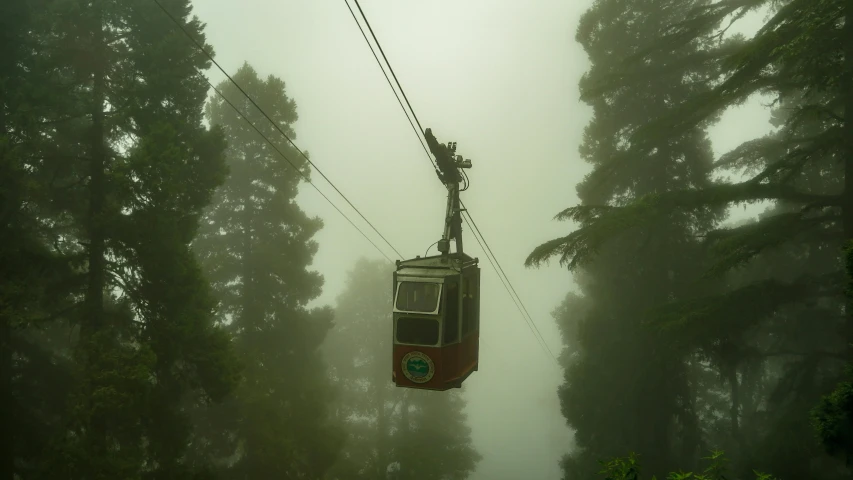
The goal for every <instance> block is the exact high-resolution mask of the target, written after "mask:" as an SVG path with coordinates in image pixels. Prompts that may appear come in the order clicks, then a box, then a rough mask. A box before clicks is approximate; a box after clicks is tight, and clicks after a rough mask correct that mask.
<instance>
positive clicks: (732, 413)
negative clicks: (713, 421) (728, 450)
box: [726, 365, 740, 442]
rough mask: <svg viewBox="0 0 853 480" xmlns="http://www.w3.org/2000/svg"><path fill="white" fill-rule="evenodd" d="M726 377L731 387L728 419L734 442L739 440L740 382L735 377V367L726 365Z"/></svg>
mask: <svg viewBox="0 0 853 480" xmlns="http://www.w3.org/2000/svg"><path fill="white" fill-rule="evenodd" d="M726 377H727V379H728V381H729V387H730V388H731V397H732V398H731V400H732V404H731V407H730V408H729V419H730V421H731V429H732V438H733V439H735V441H736V442H739V441H740V383H738V379H737V367H736V366H735V365H731V366H730V367H728V369H727V372H726Z"/></svg>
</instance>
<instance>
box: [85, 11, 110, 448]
mask: <svg viewBox="0 0 853 480" xmlns="http://www.w3.org/2000/svg"><path fill="white" fill-rule="evenodd" d="M92 9H93V11H92V14H93V15H92V19H93V24H92V28H93V29H92V40H93V42H92V44H93V45H92V46H93V51H92V58H93V60H92V61H93V66H92V67H93V68H92V103H91V111H90V116H91V119H92V129H91V132H90V134H91V137H90V141H91V145H90V148H91V159H90V163H89V191H88V195H89V211H88V218H87V228H88V232H87V233H88V237H89V246H88V252H87V253H88V258H87V259H88V263H89V271H88V276H87V284H86V296H85V299H84V307H85V308H84V312H85V318H84V319H83V322H82V325H81V340H82V342H83V345H84V347H83V348H84V351H85V352H86V359H85V362H86V369H87V370H88V375H89V376H90V377H91V376H94V375H95V372H93V371H92V370H93V369H95V370H96V369H97V368H98V367H97V366H96V365H97V363H98V358H97V356H94V357H93V354H95V353H96V352H99V351H100V348H97V347H95V348H93V345H92V342H93V340H94V338H93V337H94V335H95V334H97V333H98V332H100V331H101V330H102V329H103V328H104V324H105V315H104V290H105V289H106V258H105V255H106V230H105V223H104V220H105V219H104V205H105V203H106V202H105V200H106V171H105V170H106V167H107V145H106V142H107V138H106V137H107V135H106V127H105V125H104V104H105V101H106V65H105V64H106V45H105V40H104V22H103V12H102V10H101V6H100V4H99V3H98V2H97V1H96V2H95V3H94V6H93V7H92ZM93 388H94V387H93ZM91 428H92V431H91V434H90V435H88V437H89V449H90V451H89V452H87V454H88V455H89V456H91V457H94V458H98V457H102V456H104V455H106V448H107V439H106V436H107V425H106V420H105V419H104V417H103V416H102V415H101V414H100V412H98V411H93V412H92V419H91Z"/></svg>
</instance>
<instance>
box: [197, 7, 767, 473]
mask: <svg viewBox="0 0 853 480" xmlns="http://www.w3.org/2000/svg"><path fill="white" fill-rule="evenodd" d="M360 3H361V5H362V8H363V9H364V11H365V14H366V15H367V18H368V20H369V21H370V23H371V26H372V27H373V29H374V32H375V33H376V35H377V37H378V38H379V41H380V42H381V44H382V47H383V49H384V50H385V54H386V55H387V56H388V59H389V60H390V62H391V65H392V67H393V68H394V71H395V72H396V74H397V77H398V79H399V80H400V82H401V83H402V85H403V88H404V89H405V91H406V95H407V96H408V98H409V100H410V102H411V103H412V106H413V107H414V109H415V113H416V114H417V115H418V118H419V119H420V121H421V124H422V125H423V127H424V128H432V129H433V132H434V133H435V135H436V137H437V138H438V140H439V141H440V142H442V143H446V142H448V141H456V142H458V153H459V154H461V155H463V156H464V157H465V158H470V159H471V160H472V161H473V168H472V169H471V170H469V171H468V174H469V177H470V179H471V187H470V189H469V190H468V191H466V192H464V193H463V194H462V200H463V202H465V203H466V205H467V207H468V208H469V210H470V212H471V214H472V216H473V217H474V220H475V221H476V222H477V225H478V226H479V228H480V231H482V233H483V234H484V235H485V238H486V240H487V242H488V243H489V245H490V246H491V249H492V251H493V252H494V253H495V255H496V256H497V258H498V260H499V262H500V264H501V266H502V267H503V269H504V271H505V272H506V274H507V275H508V276H509V279H510V281H511V282H512V283H513V285H514V287H515V289H516V290H517V292H518V294H519V295H520V297H521V299H522V301H523V302H524V304H525V306H526V307H527V309H528V310H529V312H530V314H531V315H532V317H533V319H534V321H535V322H536V325H537V327H538V328H539V330H540V331H541V333H542V335H543V336H544V337H545V339H546V341H547V342H548V345H549V347H550V348H551V350H552V351H553V352H554V353H555V354H558V352H559V350H560V338H559V334H558V333H557V328H556V326H555V324H554V322H553V320H552V318H551V316H550V312H551V311H552V310H553V309H554V308H555V307H556V306H557V305H558V304H559V303H560V301H561V300H562V298H563V297H564V295H565V294H566V292H568V291H570V290H573V289H574V288H575V285H574V283H573V281H572V277H571V275H570V274H569V272H567V271H566V270H565V269H561V268H560V267H559V266H558V265H556V263H555V264H553V265H552V266H550V267H543V268H540V269H526V268H524V265H523V263H524V259H525V257H526V256H527V255H528V254H529V253H530V251H531V250H532V249H533V248H535V247H536V246H537V245H539V244H540V243H542V242H543V241H546V240H550V239H552V238H554V237H557V236H560V235H565V234H567V233H568V232H569V231H570V229H571V225H569V224H565V223H559V222H555V221H553V220H552V218H553V216H554V215H555V214H556V213H557V212H559V211H560V210H562V209H564V208H566V207H569V206H571V205H574V204H576V203H577V196H576V195H575V184H577V183H578V182H579V181H580V180H582V178H583V176H584V175H585V174H586V173H587V172H588V171H589V167H588V166H587V165H586V164H585V163H583V162H582V161H581V160H580V159H579V155H578V153H577V152H578V146H579V144H580V141H581V137H582V133H583V128H584V125H585V124H586V123H587V122H588V121H589V118H590V110H589V108H588V107H586V106H585V105H583V104H581V103H580V102H579V99H578V89H577V83H578V80H579V79H580V77H581V75H582V74H583V72H584V71H585V70H586V68H587V66H588V64H587V59H586V55H585V53H584V52H583V51H582V49H581V48H580V46H579V45H578V44H577V43H576V42H575V41H574V34H575V28H576V26H577V22H578V19H579V17H580V14H581V13H582V12H583V11H584V10H585V9H586V8H587V7H588V6H589V3H590V2H588V1H586V0H583V1H573V0H562V1H558V0H535V1H520V0H491V1H485V0H466V1H458V0H457V1H450V0H432V1H429V2H425V1H413V0H360ZM194 4H195V11H194V13H195V14H197V15H198V16H199V17H200V18H201V19H202V21H204V22H206V23H207V28H206V34H207V36H208V42H209V43H210V44H211V45H213V47H214V49H215V52H216V58H217V61H218V62H219V63H220V64H221V65H222V66H223V67H224V68H225V69H226V70H228V71H229V73H233V72H234V71H235V70H236V69H237V68H238V67H239V66H240V65H241V64H242V63H243V61H248V62H249V63H250V64H251V65H252V66H253V67H254V68H255V69H256V70H258V72H259V74H260V75H261V76H266V75H269V74H273V75H276V76H278V77H280V78H282V79H283V80H284V81H285V82H286V83H287V90H288V92H287V93H288V95H289V96H291V97H292V98H293V99H294V100H295V101H296V103H297V105H298V112H299V117H300V118H299V121H298V122H297V123H296V124H295V126H294V128H295V131H296V132H297V138H296V139H295V141H296V143H297V145H299V147H300V148H302V149H303V150H305V151H307V152H309V153H310V155H311V159H312V161H313V162H314V163H315V164H316V165H317V166H318V167H319V168H320V170H322V171H323V173H324V174H325V175H326V176H327V177H329V178H330V179H331V180H332V181H333V182H334V183H335V185H336V186H337V187H338V188H339V189H340V190H341V191H342V192H343V193H344V194H345V195H346V196H347V197H348V198H349V200H350V201H351V202H352V203H353V204H355V205H356V207H358V209H359V210H360V211H361V212H362V213H363V214H364V215H365V216H366V217H367V218H368V219H369V220H370V222H371V223H373V224H374V225H375V226H376V227H377V229H378V230H379V231H380V232H382V234H383V235H384V236H385V237H386V238H387V239H388V240H389V241H390V242H391V243H392V244H393V245H394V246H395V247H396V248H397V249H398V250H400V252H401V253H402V254H403V255H404V256H406V257H414V256H415V255H423V254H424V253H425V250H426V249H427V247H428V246H429V245H430V244H432V243H433V242H435V241H436V240H438V239H439V238H440V236H441V229H442V226H443V216H444V207H445V197H446V190H445V189H444V187H443V186H442V185H441V183H440V182H439V181H438V179H437V178H436V176H435V173H434V172H433V169H432V167H431V166H430V164H429V162H428V160H427V158H426V154H425V153H424V151H423V149H422V147H421V145H420V143H419V142H418V141H417V139H416V137H415V133H414V132H413V131H412V129H411V126H410V125H409V123H408V121H407V120H406V117H405V116H404V114H403V111H402V110H401V109H400V107H399V105H398V104H397V100H396V98H394V95H393V93H392V92H391V89H390V88H389V86H388V85H387V83H386V81H385V78H384V77H383V75H382V73H381V71H380V70H379V66H378V65H377V64H376V62H375V60H374V59H373V56H372V54H371V53H370V50H369V49H368V47H367V45H366V44H365V42H364V39H363V38H362V37H361V33H360V32H359V30H358V28H357V26H356V24H355V23H354V21H353V19H352V17H351V15H350V13H349V10H347V7H346V5H345V3H344V2H343V0H241V1H239V2H236V1H230V2H226V1H224V0H194ZM209 77H210V79H211V80H212V81H213V82H214V83H218V82H220V81H222V80H224V76H223V75H222V74H221V73H219V72H218V71H217V70H215V69H214V70H211V71H210V72H209ZM766 119H767V114H766V112H765V111H764V110H763V109H762V108H761V107H760V106H757V105H755V104H749V105H747V106H745V107H741V108H740V109H738V110H736V111H734V112H732V113H730V114H728V115H727V116H726V119H725V121H724V122H723V123H722V124H721V125H720V126H719V127H716V128H715V130H714V132H713V137H714V141H715V150H716V151H717V152H721V151H725V150H727V149H729V148H731V147H734V146H736V145H737V144H738V143H740V142H741V141H743V140H746V139H749V138H752V137H753V136H755V134H761V133H764V132H765V131H766V130H767V128H766V127H765V125H766ZM313 179H314V180H315V182H316V184H317V186H318V187H319V188H320V189H321V190H323V192H324V193H325V194H326V195H327V196H329V197H330V198H331V199H332V201H334V202H335V203H336V204H337V205H338V207H339V208H340V209H341V210H343V211H344V212H346V213H347V215H348V216H350V218H351V219H352V220H353V221H354V222H355V223H356V224H357V225H359V227H360V228H362V230H363V231H364V232H365V233H367V234H368V235H370V236H371V238H372V239H373V240H374V242H376V243H377V245H379V246H380V247H383V249H384V251H385V252H386V254H387V255H388V256H390V257H391V258H394V257H395V255H394V253H393V251H392V250H391V249H390V248H389V247H387V245H384V244H383V243H382V241H381V239H380V238H379V237H378V236H377V235H376V234H375V232H373V231H372V230H371V229H370V228H369V227H368V226H367V225H366V224H365V223H364V222H363V221H362V220H361V218H360V217H358V215H357V214H356V213H355V212H353V211H352V210H351V209H350V208H349V206H348V205H346V202H345V201H344V200H343V199H341V198H340V197H339V196H337V194H335V192H334V190H333V189H332V188H331V187H330V186H329V185H328V184H327V183H326V182H324V181H323V180H322V178H321V177H320V175H318V174H316V173H314V174H313ZM299 201H300V203H301V205H302V206H303V208H304V209H305V210H306V211H307V212H308V213H309V214H311V215H319V216H320V217H322V218H323V219H324V220H325V227H324V229H323V230H322V231H321V232H320V233H319V234H318V235H317V237H316V239H317V241H318V242H319V243H320V251H319V253H318V254H317V257H316V261H315V263H314V266H313V268H315V269H317V270H319V271H320V272H322V273H323V274H324V276H325V279H326V285H325V288H324V293H323V296H322V297H321V298H320V299H319V300H318V303H325V304H333V302H334V299H335V297H337V295H338V294H339V293H340V291H341V288H342V287H343V285H344V282H345V274H346V272H347V271H349V270H350V269H351V268H352V266H353V264H354V263H355V261H356V260H357V259H358V257H360V256H366V257H369V258H381V255H380V254H379V253H378V252H377V251H376V250H375V249H374V248H373V247H372V246H371V245H370V244H369V243H368V242H367V241H366V240H365V239H364V238H363V237H362V236H361V235H360V234H359V233H358V232H357V231H356V230H355V229H354V228H353V227H352V226H351V225H350V224H349V223H348V222H347V221H346V220H345V219H344V218H343V217H341V216H340V214H338V213H337V212H336V211H335V210H334V209H333V208H332V207H331V206H329V205H328V203H326V201H325V200H323V199H322V197H320V195H319V194H318V193H317V192H316V191H315V190H314V189H313V188H311V187H308V186H303V187H302V193H300V196H299ZM463 230H464V233H463V235H465V237H464V238H465V249H466V251H467V252H468V253H470V254H471V255H473V256H477V257H479V258H480V264H481V268H482V271H483V275H482V286H481V291H482V292H483V297H482V305H481V309H482V313H481V350H480V352H481V353H480V370H479V371H478V372H476V373H475V374H474V375H472V376H471V377H470V378H469V379H468V380H467V381H466V388H465V391H466V396H467V398H468V414H469V423H470V425H471V427H472V429H473V440H474V443H475V446H476V448H477V449H478V450H479V451H480V453H481V454H482V455H483V457H484V458H483V461H482V462H481V463H480V465H479V468H478V470H477V472H476V474H475V475H473V476H472V477H471V478H472V480H485V479H489V480H515V479H522V478H524V479H527V478H529V479H543V480H558V479H559V478H560V470H559V466H558V462H559V459H560V457H561V456H562V455H563V454H564V453H566V452H568V451H569V450H570V449H571V446H572V440H571V437H572V435H571V432H570V430H569V429H568V427H567V426H566V423H565V419H564V418H563V417H562V415H561V413H560V408H559V402H558V400H557V396H556V389H557V386H558V385H559V384H560V383H561V381H562V372H561V371H559V370H558V369H557V368H556V364H555V363H554V361H553V359H551V358H550V356H549V355H548V354H547V353H546V352H545V351H544V350H543V349H542V348H541V347H540V346H539V344H538V343H537V341H536V339H535V338H534V336H533V334H532V333H531V331H530V330H529V328H528V326H527V325H526V324H525V321H524V319H523V317H522V315H521V314H520V313H519V312H518V310H517V309H516V307H515V305H514V304H513V302H512V300H511V299H510V297H509V295H508V294H507V292H506V290H505V289H504V287H503V285H502V284H501V282H500V280H499V279H498V276H497V274H496V273H495V271H494V269H493V268H492V266H491V265H490V264H489V262H488V260H487V259H486V255H485V254H484V253H483V252H482V251H481V249H480V247H479V245H478V244H477V242H476V241H475V240H474V237H473V236H472V235H471V233H470V232H469V231H468V230H467V226H466V225H464V224H463ZM433 248H434V247H433ZM433 253H434V250H433ZM389 288H390V279H389ZM390 368H391V366H390V365H389V369H390Z"/></svg>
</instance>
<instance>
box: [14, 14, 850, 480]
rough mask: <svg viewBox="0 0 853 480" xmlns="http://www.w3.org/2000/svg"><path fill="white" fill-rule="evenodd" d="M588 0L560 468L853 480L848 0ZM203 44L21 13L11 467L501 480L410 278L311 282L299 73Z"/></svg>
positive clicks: (320, 222) (179, 23)
mask: <svg viewBox="0 0 853 480" xmlns="http://www.w3.org/2000/svg"><path fill="white" fill-rule="evenodd" d="M356 3H357V2H356ZM365 3H366V2H365ZM587 3H588V5H586V6H585V7H584V10H585V11H584V13H583V14H582V15H581V17H580V20H579V22H578V23H577V25H576V26H574V25H570V26H571V27H572V28H575V27H576V31H575V32H574V41H575V42H576V43H577V44H579V45H580V46H581V47H582V49H583V51H584V53H585V55H586V56H587V58H588V68H587V70H586V71H585V72H584V74H583V76H582V79H581V81H580V83H579V85H565V86H564V88H565V89H574V90H575V91H577V92H579V95H580V99H581V101H582V102H583V103H584V104H585V105H586V106H588V107H589V108H590V109H591V110H590V111H591V112H592V117H591V121H590V122H589V123H588V124H587V125H586V126H585V128H584V130H583V137H582V144H581V145H580V149H579V151H578V152H577V154H576V153H575V152H567V153H566V158H568V159H572V158H576V157H577V156H578V155H579V159H580V160H571V161H583V162H586V164H588V165H589V166H590V167H591V170H590V171H589V173H588V174H587V175H586V176H585V177H584V178H583V179H582V181H580V182H579V183H578V184H577V185H575V190H576V192H577V198H578V199H579V203H578V204H577V205H573V206H570V205H566V208H565V210H563V211H561V212H559V213H558V214H557V216H556V219H557V220H561V221H565V222H568V224H569V227H567V228H566V232H565V234H564V235H563V236H560V237H558V238H554V239H551V240H548V241H545V242H544V243H541V244H540V245H539V246H536V243H537V240H536V239H535V237H531V238H532V239H531V240H529V242H530V245H529V248H528V251H529V255H528V256H527V257H526V259H525V258H515V259H512V261H515V262H516V263H519V264H521V263H523V264H524V266H525V267H527V268H529V269H535V268H539V267H542V266H544V265H545V264H547V263H548V262H551V261H555V262H557V263H559V264H560V265H561V266H562V267H564V268H565V269H567V270H568V272H567V274H566V276H565V291H569V293H568V294H566V296H565V298H564V300H563V301H562V303H560V304H559V305H549V306H548V308H549V309H551V308H553V313H552V317H553V322H554V323H555V324H556V326H557V328H558V331H559V334H560V337H561V338H560V342H561V345H562V350H561V351H560V352H558V355H557V357H558V362H559V368H560V369H561V370H562V376H563V379H562V384H561V385H560V386H559V388H558V389H557V391H555V392H553V395H556V396H557V398H558V399H559V403H560V409H561V413H562V416H563V418H561V419H560V422H564V423H565V424H566V425H567V426H568V428H569V429H570V430H571V432H572V433H573V437H574V444H573V445H568V444H567V445H560V446H559V448H561V449H562V450H563V451H565V455H564V456H563V458H562V460H561V461H560V464H559V467H560V471H561V474H562V478H563V479H565V480H581V479H583V480H586V479H595V478H604V479H608V480H638V479H641V478H642V479H652V478H658V479H664V478H666V479H670V480H679V479H688V478H695V479H708V480H710V479H714V480H718V479H719V480H722V479H743V480H746V479H761V480H770V479H780V480H781V479H814V480H841V479H847V478H850V475H851V462H853V370H851V366H853V365H851V362H853V290H851V289H853V122H847V121H846V116H847V115H848V112H853V23H849V22H846V18H847V17H848V16H850V15H853V0H593V1H589V2H587ZM347 5H349V4H347ZM358 8H359V10H360V9H361V7H360V6H359V7H358ZM527 8H536V5H535V2H533V3H532V4H531V5H530V6H529V7H527ZM756 18H758V19H760V25H759V26H758V28H757V30H756V31H755V32H754V33H750V34H744V33H738V32H737V29H738V26H739V25H742V23H743V22H747V21H748V20H750V19H753V20H750V21H754V19H756ZM205 28H206V25H205V23H204V22H203V19H200V18H198V17H197V16H195V15H194V14H193V5H192V2H191V1H190V0H121V1H116V0H4V1H3V2H0V480H37V479H38V480H42V479H51V480H56V479H63V480H65V479H67V480H84V479H85V480H118V479H120V480H177V479H192V480H220V479H221V480H260V479H312V480H357V479H365V480H366V479H394V480H464V479H468V478H471V479H473V478H476V472H477V468H478V465H480V464H481V463H482V462H483V460H484V455H483V452H481V451H480V449H479V448H478V445H477V443H476V442H475V440H474V437H473V434H472V425H471V422H470V421H469V418H468V412H469V409H471V408H477V405H472V404H471V402H470V401H469V398H468V390H467V389H466V388H464V387H463V388H461V389H453V390H450V391H444V392H437V391H426V390H417V389H407V388H398V387H396V386H395V385H394V383H393V382H392V381H391V366H390V364H389V363H390V358H391V351H392V345H393V343H394V341H395V339H394V336H393V334H392V319H391V318H392V317H391V312H392V305H393V298H392V296H393V293H394V292H393V290H392V288H390V287H391V284H392V282H391V278H392V274H393V272H394V265H393V264H392V263H391V262H388V261H387V260H386V259H381V258H380V259H372V258H366V257H363V258H360V259H358V260H357V261H355V262H353V263H351V264H349V265H342V266H341V267H340V270H341V271H334V272H333V271H318V270H316V269H314V268H313V263H314V260H315V257H316V255H317V254H318V251H319V250H320V249H321V248H327V246H326V245H324V244H321V243H320V242H319V241H318V240H317V236H318V235H319V232H321V231H322V229H323V228H324V225H325V222H327V221H332V220H331V219H326V218H321V217H319V216H312V215H311V214H309V213H308V212H307V211H306V209H305V208H304V206H303V205H301V204H300V200H299V198H298V194H299V192H300V190H301V189H304V188H306V186H308V185H309V184H310V182H311V180H312V179H313V175H312V174H313V173H314V172H315V171H316V168H314V164H313V163H312V160H311V155H309V154H307V153H306V152H303V151H302V150H300V149H299V147H297V146H296V144H295V143H294V140H295V139H297V134H296V124H297V121H298V120H299V114H298V109H297V100H298V99H295V98H293V97H292V96H291V95H290V93H289V90H288V88H287V84H286V80H287V79H284V78H281V77H279V76H276V75H273V74H266V73H263V72H261V71H260V69H256V68H255V67H254V66H253V65H251V64H250V63H248V62H245V63H243V65H242V66H241V67H239V68H238V69H236V71H233V72H229V75H230V77H229V78H228V79H227V80H224V81H222V82H219V83H217V84H214V83H211V82H210V80H209V79H208V76H207V73H206V72H208V70H210V69H211V68H212V67H213V61H212V58H214V57H215V55H214V54H213V52H214V51H215V48H214V47H215V45H210V44H209V43H208V41H207V39H206V38H207V37H206V30H205ZM365 39H366V37H365ZM368 43H369V42H368ZM383 56H384V53H383ZM377 61H378V58H377ZM395 80H396V77H395ZM389 84H390V80H389ZM392 88H393V87H392ZM757 98H760V99H761V101H762V102H764V104H765V106H766V108H767V109H769V110H770V112H771V115H770V122H771V125H770V127H771V128H770V133H768V134H767V135H764V136H761V137H758V138H754V139H751V140H748V141H746V142H744V143H742V144H740V145H738V146H737V147H736V148H734V149H732V150H730V151H728V152H726V153H724V154H722V155H721V156H719V155H715V154H714V152H713V150H712V145H711V140H710V133H709V132H710V131H711V129H712V128H713V127H714V126H715V125H716V124H718V123H719V122H720V121H721V118H722V116H723V115H724V113H725V112H726V111H728V110H730V109H731V108H733V107H737V106H739V105H743V104H745V103H747V102H750V101H755V100H756V99H757ZM407 102H408V100H407ZM401 106H402V103H401ZM404 111H405V109H404ZM412 126H413V127H414V124H413V125H412ZM460 140H461V139H460ZM560 161H570V160H560ZM329 163H331V162H329ZM324 165H325V164H324ZM368 174H369V173H365V175H368ZM472 175H473V174H472ZM433 181H434V180H433ZM570 186H572V185H568V184H567V187H566V188H569V187H570ZM315 188H316V187H315ZM743 206H751V207H758V208H760V209H761V213H760V214H759V215H758V217H757V218H754V219H749V218H748V219H745V220H735V219H733V218H732V217H733V216H734V215H732V212H733V211H736V209H738V208H740V207H743ZM401 208H402V207H401ZM334 221H339V219H337V218H335V219H334ZM433 221H434V223H440V222H435V219H434V220H433ZM503 221H504V222H507V223H511V222H513V218H512V217H509V216H507V217H506V218H505V219H504V220H503ZM468 233H470V232H466V234H468ZM355 236H357V235H356V234H355V233H353V237H355ZM346 241H349V240H346ZM430 241H432V240H430ZM525 241H528V240H525ZM426 243H429V242H426ZM328 248H334V246H331V247H328ZM488 269H489V266H484V267H483V271H484V275H491V274H492V273H493V272H491V271H489V270H488ZM330 275H344V276H345V277H346V281H345V282H344V287H343V289H342V290H341V291H340V292H338V294H337V296H336V297H335V299H334V302H332V304H324V305H319V306H318V305H317V302H316V300H317V299H318V298H320V297H321V295H322V294H323V292H324V289H325V288H326V284H325V278H326V276H330ZM504 275H505V274H504ZM572 281H574V283H575V284H576V285H577V288H576V289H574V290H572V289H571V288H570V283H571V282H572ZM561 288H562V287H561ZM483 328H484V329H485V328H488V327H487V326H486V324H485V323H484V327H483ZM475 375H477V374H475ZM472 378H473V377H472ZM497 401H500V399H497ZM498 420H499V419H495V421H498ZM517 441H518V442H519V443H521V442H523V441H525V439H517ZM503 454H504V455H507V456H509V457H510V458H511V457H512V452H505V453H503ZM531 478H534V477H531ZM500 480H502V479H500Z"/></svg>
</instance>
